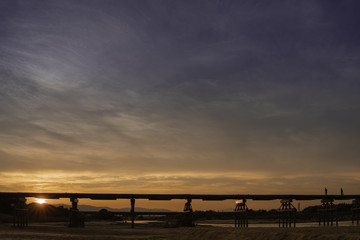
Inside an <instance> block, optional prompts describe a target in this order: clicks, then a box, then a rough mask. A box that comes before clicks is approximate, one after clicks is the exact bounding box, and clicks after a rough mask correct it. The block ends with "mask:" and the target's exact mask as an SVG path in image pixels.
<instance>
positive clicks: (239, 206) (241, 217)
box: [0, 192, 360, 227]
mask: <svg viewBox="0 0 360 240" xmlns="http://www.w3.org/2000/svg"><path fill="white" fill-rule="evenodd" d="M28 197H31V198H43V199H60V198H69V199H70V201H71V203H72V208H71V209H70V224H69V226H71V227H79V226H83V224H84V223H83V220H82V218H81V213H80V211H79V210H78V202H79V199H81V198H87V199H92V200H117V199H129V200H130V204H131V209H130V211H129V212H128V213H127V214H129V215H130V216H131V226H132V227H134V219H135V200H136V199H148V200H172V199H184V200H186V203H185V207H184V212H183V214H185V217H184V219H185V220H186V222H185V223H184V225H188V226H191V225H192V224H193V223H192V212H193V210H192V206H191V201H192V200H194V199H196V200H203V201H223V200H236V202H235V210H234V212H235V227H248V219H247V210H248V208H247V206H246V200H249V199H250V200H255V201H268V200H280V204H281V205H280V207H279V209H278V212H279V227H292V226H293V227H295V223H296V220H295V215H296V214H295V213H296V211H297V210H296V208H295V207H294V206H293V205H292V204H291V202H292V201H293V200H298V201H299V200H303V201H304V200H321V203H322V206H321V207H320V208H319V209H318V211H319V225H321V223H323V225H326V224H327V225H329V223H330V222H331V225H333V222H334V220H335V221H336V224H337V215H336V207H335V205H334V204H333V202H334V200H354V201H353V216H352V220H353V222H354V221H356V222H357V223H359V212H360V211H359V209H360V195H344V194H340V195H327V194H325V195H303V194H255V195H254V194H232V195H230V194H116V193H114V194H109V193H35V192H0V198H11V199H17V202H18V204H16V206H17V207H16V208H15V214H14V216H15V220H14V225H15V226H20V227H24V226H27V219H28V218H27V216H25V215H26V204H24V202H25V201H26V198H28ZM124 214H125V213H124ZM137 214H139V213H137ZM143 214H144V215H145V214H153V213H151V212H149V213H143ZM169 214H171V213H168V212H161V213H160V212H159V213H158V215H169ZM322 221H323V222H322ZM15 223H16V224H15Z"/></svg>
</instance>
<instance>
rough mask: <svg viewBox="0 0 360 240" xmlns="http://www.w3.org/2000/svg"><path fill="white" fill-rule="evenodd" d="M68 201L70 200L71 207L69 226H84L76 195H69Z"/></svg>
mask: <svg viewBox="0 0 360 240" xmlns="http://www.w3.org/2000/svg"><path fill="white" fill-rule="evenodd" d="M70 201H71V209H70V221H69V227H84V226H85V219H84V216H83V215H82V214H81V213H80V211H79V209H78V203H79V199H78V198H76V197H71V198H70Z"/></svg>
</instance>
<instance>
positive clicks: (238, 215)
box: [234, 199, 249, 228]
mask: <svg viewBox="0 0 360 240" xmlns="http://www.w3.org/2000/svg"><path fill="white" fill-rule="evenodd" d="M235 203H236V205H235V210H234V212H235V227H241V228H245V227H249V221H248V217H247V211H248V207H247V206H246V199H242V200H238V201H236V202H235Z"/></svg>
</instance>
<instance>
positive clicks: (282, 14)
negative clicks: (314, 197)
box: [0, 1, 360, 192]
mask: <svg viewBox="0 0 360 240" xmlns="http://www.w3.org/2000/svg"><path fill="white" fill-rule="evenodd" d="M1 7H2V9H3V10H2V12H4V15H3V16H2V17H1V18H2V20H3V21H1V24H0V31H1V33H2V34H1V37H0V46H1V47H0V52H1V55H0V79H1V80H0V81H1V85H0V93H1V94H0V104H1V105H0V146H1V149H0V150H1V151H0V160H1V163H2V166H3V167H2V169H3V170H2V173H3V174H10V173H14V172H24V173H26V174H31V172H33V173H34V174H35V172H36V171H39V170H41V171H45V172H57V171H64V172H76V173H78V174H80V175H81V172H94V171H96V172H97V171H98V172H99V173H101V174H104V175H106V174H110V175H112V176H114V174H115V173H119V175H121V177H122V178H121V180H119V181H116V180H114V179H112V180H109V181H105V182H103V185H101V184H102V183H101V182H102V181H101V180H99V179H100V178H98V177H95V176H94V179H95V180H94V181H95V182H97V181H99V183H98V185H96V183H94V184H86V183H81V184H80V185H79V188H80V189H89V190H91V189H93V190H97V189H101V188H100V185H101V186H103V187H104V188H105V185H109V186H113V185H114V184H115V185H117V184H120V182H121V181H123V182H125V183H127V184H129V185H132V184H134V185H136V184H135V183H136V182H138V183H141V184H144V183H145V182H147V181H149V182H151V186H153V185H156V184H155V183H156V182H157V183H158V184H159V185H158V186H162V187H163V188H156V187H154V188H153V189H154V190H158V191H161V189H168V188H169V189H171V186H173V187H179V186H181V185H183V186H187V187H183V188H180V189H182V190H184V191H185V192H187V191H186V190H188V191H192V190H193V189H195V186H194V184H195V185H196V184H198V185H199V186H205V185H207V184H209V185H211V184H213V186H214V189H215V190H214V191H221V189H226V191H227V192H231V191H237V189H238V187H237V185H236V184H235V182H236V181H238V180H239V179H237V178H228V177H226V176H228V175H229V174H231V173H233V172H238V173H239V174H241V173H244V172H249V173H251V174H254V175H256V176H257V175H259V173H261V174H264V173H266V174H268V175H271V176H273V175H279V176H282V175H283V176H289V175H291V174H293V175H294V176H299V175H306V176H308V177H307V178H306V181H305V180H304V181H303V179H302V178H298V179H297V180H293V182H291V183H292V186H294V188H293V189H303V190H304V191H307V190H306V189H307V188H306V187H305V186H309V185H308V184H305V183H304V184H303V185H301V184H297V183H296V181H301V182H308V183H311V182H312V183H313V184H325V183H324V182H323V181H321V180H319V179H318V178H317V177H316V176H325V175H326V174H328V175H329V176H334V178H331V179H336V181H339V183H338V184H339V185H344V186H345V185H346V184H348V185H349V188H351V191H353V192H357V191H358V190H359V188H358V187H356V185H355V184H354V181H355V180H354V179H353V177H352V176H351V174H347V173H350V172H354V171H356V170H359V168H360V164H359V162H358V156H359V150H358V148H357V145H356V143H357V142H359V140H360V139H359V134H358V132H359V124H358V122H359V120H360V114H359V113H360V111H359V108H360V99H359V94H358V92H359V89H360V85H359V82H358V77H359V75H360V72H359V69H358V67H357V66H358V65H359V58H358V57H357V56H358V55H359V45H358V42H359V41H356V40H358V38H359V36H358V34H357V31H353V30H354V27H355V26H356V23H359V18H358V17H357V15H356V14H354V9H356V8H357V7H359V6H358V4H357V3H356V2H352V1H350V2H348V3H346V4H343V3H337V4H335V5H333V4H332V3H327V2H324V1H314V2H312V3H298V2H296V1H290V2H289V1H286V2H285V1H284V2H281V1H280V2H277V3H268V2H265V1H258V2H256V3H254V2H251V3H250V2H246V1H245V2H244V1H242V2H231V1H221V2H215V1H214V2H206V3H205V2H203V1H185V2H181V3H180V2H179V3H170V2H168V1H155V2H154V1H141V2H140V1H131V2H118V1H103V2H100V1H90V2H87V3H86V4H85V3H84V2H82V1H78V2H76V3H74V2H72V1H64V2H61V3H60V2H58V1H47V2H42V1H31V2H28V1H17V2H16V3H13V2H12V1H3V2H2V3H1ZM336 9H341V10H342V11H336ZM335 13H336V16H337V18H336V19H337V20H336V21H334V18H332V17H331V16H333V14H335ZM188 172H191V173H192V174H194V175H198V174H199V175H201V176H203V175H202V174H205V175H206V177H204V178H201V177H199V178H195V177H188V178H182V177H181V176H182V175H183V174H185V173H188ZM339 172H342V174H341V176H339V177H336V176H337V175H338V174H339ZM154 173H156V174H158V175H161V174H163V175H166V174H167V173H171V178H173V179H171V178H170V179H165V180H164V179H162V178H151V179H142V176H144V175H149V176H153V175H154ZM214 173H217V174H221V175H223V177H217V178H214V179H211V178H209V177H208V176H209V175H211V174H214ZM289 173H291V174H289ZM115 175H116V174H115ZM347 175H348V176H347ZM87 176H90V175H87ZM127 177H131V178H133V180H131V181H130V182H129V183H128V182H127V181H126V180H125V178H127ZM178 178H179V179H181V180H178ZM174 179H175V180H174ZM271 179H272V180H271V181H270V180H269V181H268V182H269V183H271V184H269V185H267V189H269V190H274V191H278V189H281V188H280V187H279V186H282V187H283V190H286V188H285V186H283V185H281V184H277V183H280V182H283V181H282V180H278V179H275V178H271ZM311 179H312V180H311ZM331 179H328V180H329V181H333V180H331ZM61 181H65V182H66V183H70V182H71V181H72V180H66V179H65V180H61ZM216 181H218V182H219V185H216ZM244 181H245V180H244ZM261 181H264V180H262V179H261V178H259V180H257V181H255V183H251V184H247V183H243V185H244V187H242V188H241V189H243V190H244V192H246V191H253V189H255V190H254V192H256V191H259V192H260V191H263V188H262V187H261V184H260V182H261ZM5 182H7V184H6V185H7V186H12V183H11V182H10V181H5ZM25 182H26V181H24V186H29V185H28V184H29V183H26V184H25ZM264 182H265V181H264ZM162 183H164V184H162ZM203 183H204V184H203ZM239 183H240V184H242V180H239ZM56 184H58V185H56ZM141 184H140V185H141ZM60 185H61V184H60V180H59V182H57V183H51V184H50V185H49V186H51V187H54V188H57V186H59V187H58V189H65V188H64V187H61V186H60ZM125 185H126V184H125ZM335 185H336V186H337V184H335V183H334V186H335ZM72 186H73V187H74V185H72ZM145 186H148V185H146V184H145ZM149 186H150V185H149ZM295 186H297V187H295ZM301 186H303V187H301ZM7 188H8V187H7ZM47 189H50V188H47ZM66 189H67V188H66ZM74 189H75V188H74ZM144 189H145V188H144ZM139 190H141V189H140V188H139ZM288 190H289V191H290V190H291V189H288ZM67 191H69V190H67ZM224 191H225V190H224ZM309 191H310V190H309Z"/></svg>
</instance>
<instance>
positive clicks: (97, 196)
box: [0, 192, 360, 201]
mask: <svg viewBox="0 0 360 240" xmlns="http://www.w3.org/2000/svg"><path fill="white" fill-rule="evenodd" d="M4 197H6V198H9V197H34V198H45V199H60V198H89V199H92V200H116V199H131V198H134V199H148V200H172V199H200V200H204V201H223V200H229V199H230V200H231V199H233V200H237V199H252V200H276V199H293V200H316V199H335V200H350V199H360V195H301V194H256V195H252V194H233V195H226V194H225V195H224V194H219V195H217V194H108V193H36V192H0V198H4Z"/></svg>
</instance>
